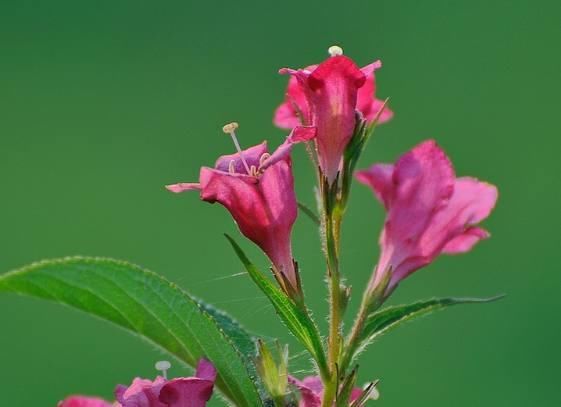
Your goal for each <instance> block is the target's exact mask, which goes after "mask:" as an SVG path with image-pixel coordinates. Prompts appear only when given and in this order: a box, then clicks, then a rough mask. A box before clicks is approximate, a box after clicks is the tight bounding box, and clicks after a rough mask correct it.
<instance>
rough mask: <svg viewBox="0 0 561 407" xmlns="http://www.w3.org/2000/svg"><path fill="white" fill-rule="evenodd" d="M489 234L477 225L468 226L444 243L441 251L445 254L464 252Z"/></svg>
mask: <svg viewBox="0 0 561 407" xmlns="http://www.w3.org/2000/svg"><path fill="white" fill-rule="evenodd" d="M489 236H490V235H489V232H487V231H486V230H485V229H483V228H479V227H471V228H468V229H466V231H465V232H464V233H462V234H461V235H459V236H456V237H455V238H453V239H452V240H450V241H449V242H448V243H446V245H445V246H444V248H443V249H442V253H446V254H459V253H466V252H468V251H470V250H471V249H472V247H473V246H475V244H476V243H477V242H479V241H480V240H483V239H487V238H488V237H489Z"/></svg>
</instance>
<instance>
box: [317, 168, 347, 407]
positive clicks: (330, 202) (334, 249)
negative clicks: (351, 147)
mask: <svg viewBox="0 0 561 407" xmlns="http://www.w3.org/2000/svg"><path fill="white" fill-rule="evenodd" d="M336 185H337V183H334V184H333V185H329V183H328V182H327V180H326V179H324V180H323V182H322V194H321V196H322V204H323V205H322V206H323V219H322V228H323V234H324V238H325V254H326V260H327V273H328V278H329V338H328V362H329V371H330V380H329V381H328V382H326V383H324V389H325V391H324V396H323V400H322V406H323V407H331V406H332V405H333V401H334V400H335V398H336V395H337V390H338V389H337V383H338V365H339V357H340V353H341V343H342V340H341V319H342V315H341V309H342V307H341V277H340V274H339V234H340V233H339V230H340V224H341V219H340V217H339V216H338V215H337V210H336V207H337V187H336Z"/></svg>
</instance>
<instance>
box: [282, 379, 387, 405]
mask: <svg viewBox="0 0 561 407" xmlns="http://www.w3.org/2000/svg"><path fill="white" fill-rule="evenodd" d="M288 381H289V382H290V384H292V385H293V386H295V387H296V388H297V389H298V390H299V391H300V403H299V407H321V400H322V398H323V383H322V382H321V379H320V378H319V377H318V376H309V377H306V378H304V379H303V380H298V379H296V378H294V377H292V376H289V378H288ZM362 392H363V390H362V389H361V388H360V387H355V388H354V389H353V390H352V392H351V397H350V400H349V401H350V402H351V403H352V402H353V401H355V400H356V399H358V398H359V397H360V396H361V395H362ZM378 395H379V394H378V391H377V390H376V389H374V390H373V392H372V394H371V395H370V398H371V399H374V400H375V399H377V398H378Z"/></svg>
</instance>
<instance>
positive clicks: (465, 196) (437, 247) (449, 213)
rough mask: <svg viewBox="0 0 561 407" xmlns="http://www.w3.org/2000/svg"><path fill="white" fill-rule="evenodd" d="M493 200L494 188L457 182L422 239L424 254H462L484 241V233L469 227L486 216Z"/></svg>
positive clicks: (473, 181)
mask: <svg viewBox="0 0 561 407" xmlns="http://www.w3.org/2000/svg"><path fill="white" fill-rule="evenodd" d="M497 197H498V192H497V188H496V187H495V186H493V185H491V184H488V183H486V182H481V181H479V180H477V179H475V178H470V177H462V178H458V179H457V180H456V182H455V188H454V194H453V196H452V199H450V202H449V204H448V205H447V206H446V208H444V209H443V210H442V211H440V212H439V213H438V214H437V215H436V216H435V217H434V219H433V221H432V223H431V225H430V227H429V228H427V230H426V232H425V235H424V236H423V239H422V244H423V246H424V247H425V252H426V253H429V252H438V253H439V252H440V251H446V252H447V253H462V252H465V251H467V250H469V249H471V247H472V246H473V245H474V244H475V243H477V242H478V241H479V240H481V239H484V238H486V237H487V236H488V233H487V232H486V231H485V230H483V229H479V228H473V227H472V226H473V225H476V224H477V223H479V222H481V221H482V220H484V219H485V218H487V217H488V216H489V214H490V213H491V211H492V210H493V208H494V207H495V203H496V202H497ZM464 235H465V236H464ZM462 236H463V237H462ZM446 247H447V248H446Z"/></svg>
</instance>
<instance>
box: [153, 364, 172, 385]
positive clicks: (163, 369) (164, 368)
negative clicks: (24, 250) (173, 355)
mask: <svg viewBox="0 0 561 407" xmlns="http://www.w3.org/2000/svg"><path fill="white" fill-rule="evenodd" d="M154 367H155V368H156V370H159V371H160V372H162V376H163V377H164V379H166V380H167V379H168V369H169V368H170V367H171V363H169V362H168V361H167V360H160V361H158V362H156V365H155V366H154Z"/></svg>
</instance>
